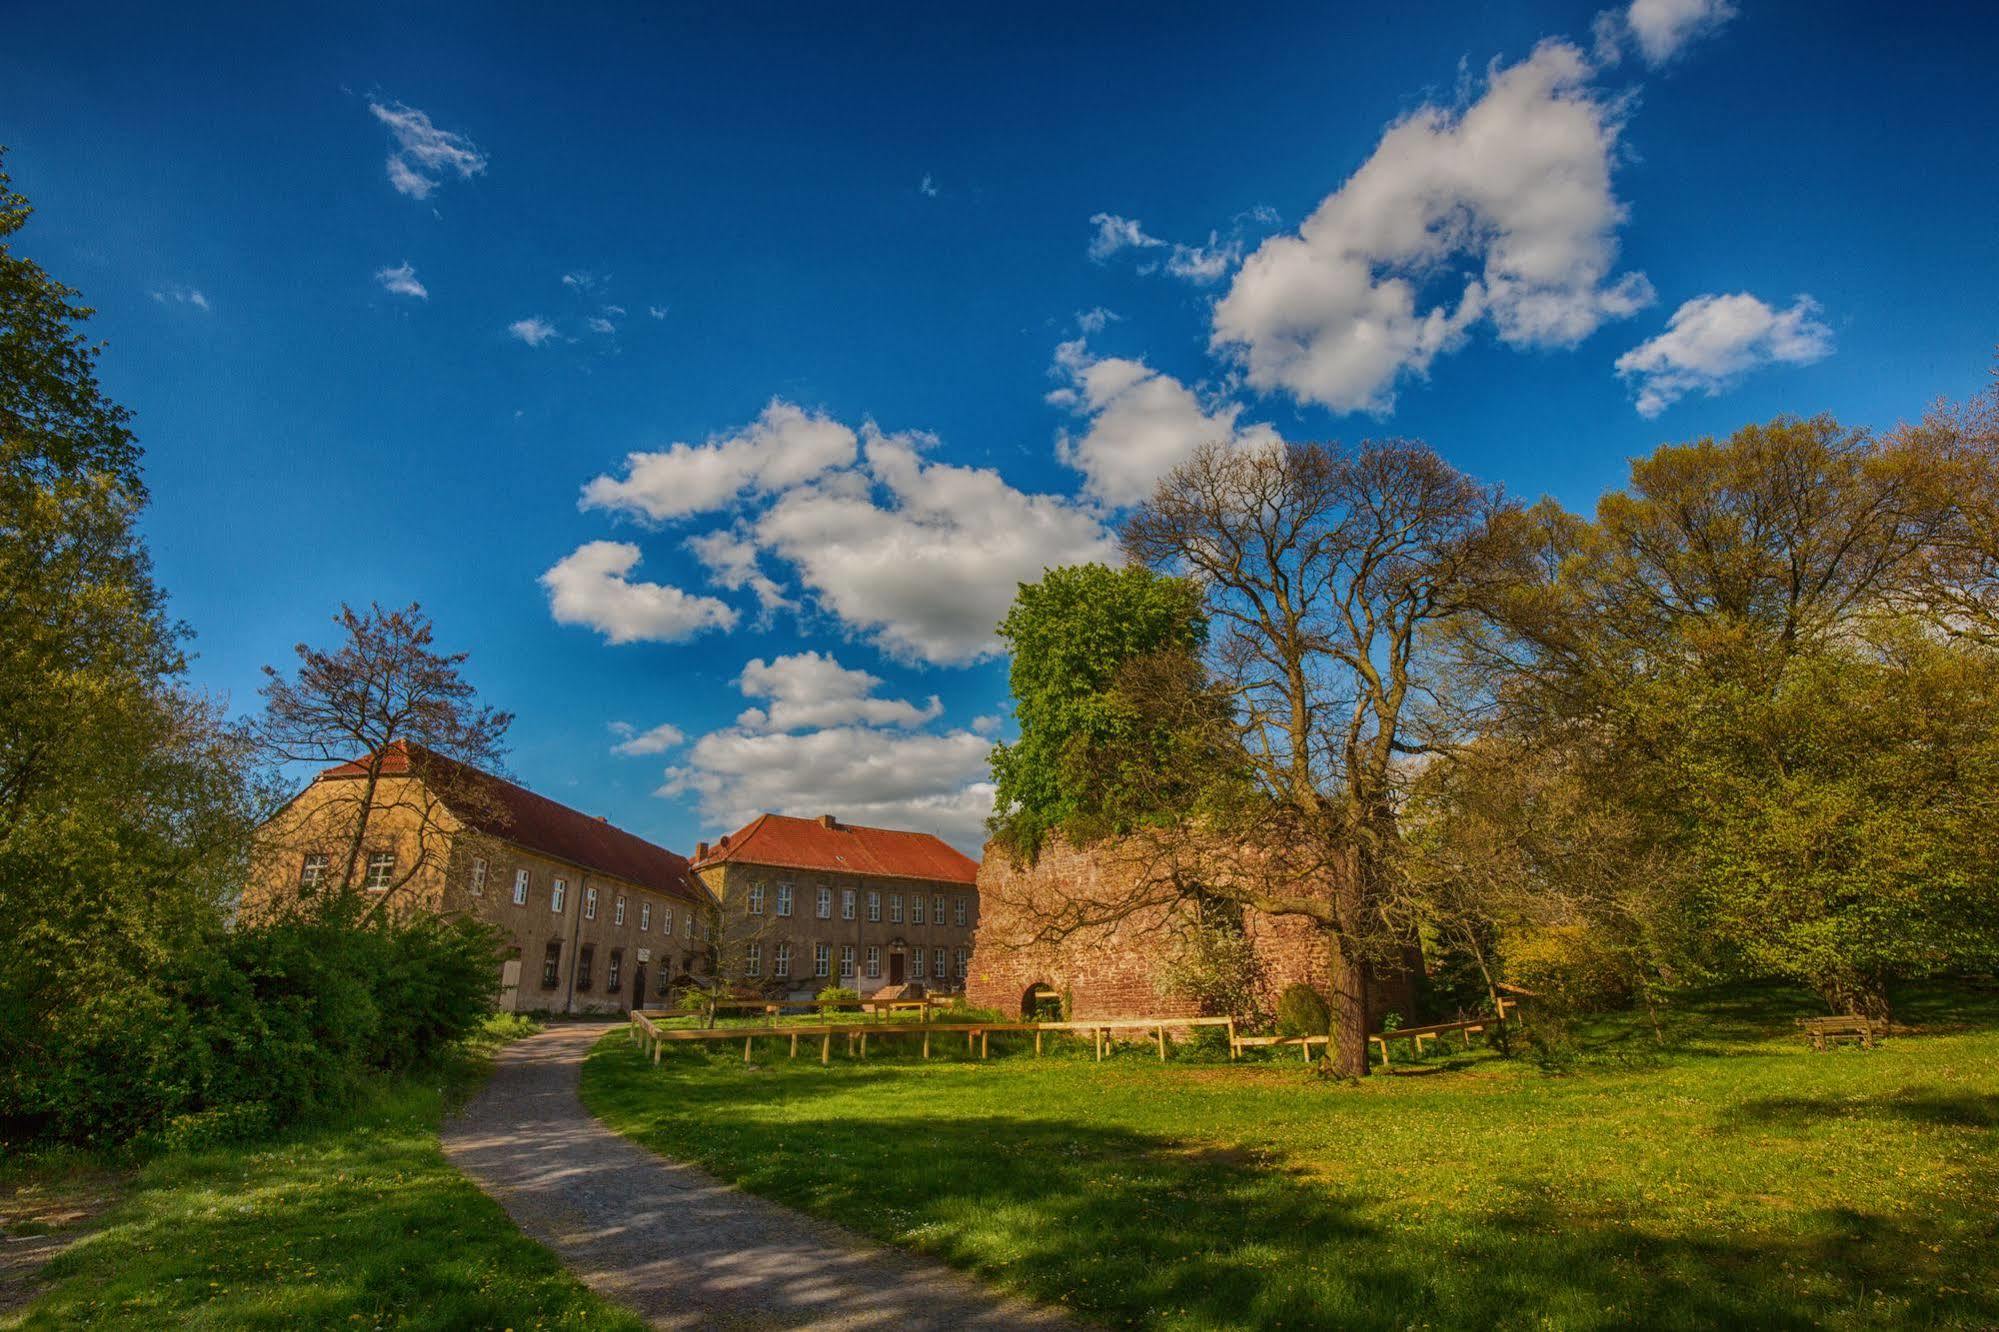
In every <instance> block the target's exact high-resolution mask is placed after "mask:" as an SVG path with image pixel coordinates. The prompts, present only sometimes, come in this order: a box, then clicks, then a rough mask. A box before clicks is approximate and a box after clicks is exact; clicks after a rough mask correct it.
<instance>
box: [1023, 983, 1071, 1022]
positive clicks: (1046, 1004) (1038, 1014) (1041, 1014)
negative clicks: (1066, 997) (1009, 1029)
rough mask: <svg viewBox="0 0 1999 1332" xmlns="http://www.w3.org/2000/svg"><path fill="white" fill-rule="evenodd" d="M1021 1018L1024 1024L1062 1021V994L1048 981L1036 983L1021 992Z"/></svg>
mask: <svg viewBox="0 0 1999 1332" xmlns="http://www.w3.org/2000/svg"><path fill="white" fill-rule="evenodd" d="M1020 1018H1021V1021H1023V1022H1059V1021H1061V1020H1062V994H1061V991H1059V990H1057V989H1056V988H1055V987H1054V986H1053V985H1050V984H1049V983H1048V982H1047V981H1036V982H1034V984H1032V985H1030V986H1028V987H1027V989H1025V990H1024V991H1022V992H1021V996H1020Z"/></svg>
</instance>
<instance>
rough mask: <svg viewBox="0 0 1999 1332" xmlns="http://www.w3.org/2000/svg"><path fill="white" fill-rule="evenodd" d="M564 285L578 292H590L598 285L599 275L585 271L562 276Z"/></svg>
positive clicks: (581, 270)
mask: <svg viewBox="0 0 1999 1332" xmlns="http://www.w3.org/2000/svg"><path fill="white" fill-rule="evenodd" d="M562 285H563V286H565V287H569V288H572V289H574V290H576V291H588V290H590V289H591V288H592V287H594V286H596V285H597V275H596V274H595V273H591V272H588V271H586V270H584V269H578V270H576V271H575V272H573V273H564V274H563V275H562Z"/></svg>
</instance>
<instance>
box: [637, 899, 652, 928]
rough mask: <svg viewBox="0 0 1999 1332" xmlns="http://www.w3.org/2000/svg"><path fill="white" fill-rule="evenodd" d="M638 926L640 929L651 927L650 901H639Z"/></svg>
mask: <svg viewBox="0 0 1999 1332" xmlns="http://www.w3.org/2000/svg"><path fill="white" fill-rule="evenodd" d="M639 928H640V929H641V930H649V929H651V928H652V903H650V902H641V903H639Z"/></svg>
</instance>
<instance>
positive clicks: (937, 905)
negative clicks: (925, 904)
mask: <svg viewBox="0 0 1999 1332" xmlns="http://www.w3.org/2000/svg"><path fill="white" fill-rule="evenodd" d="M930 907H931V911H930V919H932V920H934V921H936V922H937V923H938V924H939V925H942V924H943V923H944V894H942V893H939V894H937V896H935V897H933V898H931V899H930Z"/></svg>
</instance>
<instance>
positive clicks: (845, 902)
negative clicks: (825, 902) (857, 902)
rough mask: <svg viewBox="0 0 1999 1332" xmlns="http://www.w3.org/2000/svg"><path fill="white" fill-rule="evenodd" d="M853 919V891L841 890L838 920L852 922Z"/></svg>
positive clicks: (850, 889) (848, 889) (849, 889)
mask: <svg viewBox="0 0 1999 1332" xmlns="http://www.w3.org/2000/svg"><path fill="white" fill-rule="evenodd" d="M853 918H854V890H853V889H852V888H842V889H841V890H840V919H841V920H852V919H853Z"/></svg>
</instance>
